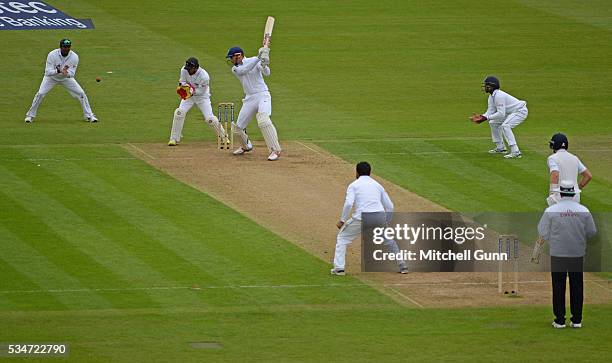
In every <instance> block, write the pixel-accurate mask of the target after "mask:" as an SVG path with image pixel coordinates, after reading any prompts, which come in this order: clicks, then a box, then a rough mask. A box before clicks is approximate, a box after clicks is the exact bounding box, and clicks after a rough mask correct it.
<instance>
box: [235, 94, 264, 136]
mask: <svg viewBox="0 0 612 363" xmlns="http://www.w3.org/2000/svg"><path fill="white" fill-rule="evenodd" d="M259 112H262V113H266V114H268V116H272V96H271V95H270V92H267V91H266V92H259V93H255V94H252V95H247V96H246V97H245V98H244V99H243V100H242V107H241V108H240V113H239V114H238V119H237V120H236V125H237V126H238V127H239V128H241V129H243V130H244V129H246V127H247V126H248V124H249V122H251V120H252V119H253V118H254V117H255V115H257V113H259Z"/></svg>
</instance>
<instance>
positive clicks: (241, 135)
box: [232, 122, 249, 149]
mask: <svg viewBox="0 0 612 363" xmlns="http://www.w3.org/2000/svg"><path fill="white" fill-rule="evenodd" d="M232 125H233V126H234V127H233V129H234V135H238V140H240V143H241V144H242V147H243V148H245V149H248V147H249V136H248V135H247V134H246V132H244V130H243V129H241V128H240V127H238V125H236V123H235V122H232Z"/></svg>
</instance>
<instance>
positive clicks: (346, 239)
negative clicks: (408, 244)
mask: <svg viewBox="0 0 612 363" xmlns="http://www.w3.org/2000/svg"><path fill="white" fill-rule="evenodd" d="M371 170H372V168H371V167H370V164H368V163H367V162H365V161H362V162H360V163H359V164H357V167H356V174H357V175H356V176H357V180H355V181H354V182H352V183H351V184H350V185H349V186H348V189H347V191H346V199H345V201H344V208H343V209H342V216H341V217H340V221H339V222H338V223H337V224H336V227H338V228H339V229H340V232H338V237H337V238H336V252H335V254H334V268H332V270H331V274H332V275H341V276H342V275H344V274H345V272H344V265H345V259H346V248H347V246H348V245H349V244H350V243H352V242H353V240H355V239H356V238H357V237H358V236H359V235H360V234H361V214H362V213H376V212H383V213H386V217H387V219H388V218H390V217H391V213H392V212H393V202H391V199H390V198H389V195H388V194H387V192H386V191H385V188H383V186H382V185H380V184H379V183H378V182H377V181H376V180H374V179H372V178H371V177H370V172H371ZM353 206H355V212H354V213H353V216H352V218H350V219H349V214H350V213H351V209H352V208H353ZM383 213H381V214H383ZM386 222H387V221H385V220H381V221H379V223H380V227H384V226H385V224H386ZM384 244H385V245H386V246H387V247H388V248H389V249H390V250H391V252H392V253H394V254H396V253H399V252H400V251H399V247H398V246H397V243H396V242H395V241H394V240H388V239H386V240H385V241H384ZM398 265H399V269H400V271H399V272H400V273H403V274H405V273H408V268H406V263H405V262H404V261H398Z"/></svg>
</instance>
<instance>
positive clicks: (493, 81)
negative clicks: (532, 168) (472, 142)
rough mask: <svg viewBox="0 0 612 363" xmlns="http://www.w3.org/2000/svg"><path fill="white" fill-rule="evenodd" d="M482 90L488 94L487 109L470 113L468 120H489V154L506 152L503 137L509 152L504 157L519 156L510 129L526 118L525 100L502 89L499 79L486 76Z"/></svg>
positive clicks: (477, 121) (515, 157)
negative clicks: (490, 142)
mask: <svg viewBox="0 0 612 363" xmlns="http://www.w3.org/2000/svg"><path fill="white" fill-rule="evenodd" d="M482 90H483V91H484V92H485V93H488V94H489V98H488V100H487V111H486V112H485V113H484V114H482V115H478V114H472V116H471V117H470V120H472V122H474V123H481V122H484V121H487V120H488V121H489V126H490V127H491V138H492V139H493V143H494V144H495V148H494V149H491V150H489V153H491V154H506V153H507V150H506V147H505V146H504V139H505V140H506V143H507V144H508V147H510V153H509V154H507V155H504V158H506V159H518V158H520V157H521V156H522V155H521V151H520V150H519V147H518V145H517V142H516V138H515V137H514V133H513V132H512V129H513V128H515V127H517V126H518V125H520V124H521V123H522V122H523V121H525V119H526V118H527V115H528V111H527V102H525V101H521V100H519V99H518V98H516V97H514V96H512V95H510V94H508V93H506V92H504V91H502V90H501V89H500V84H499V79H497V77H493V76H488V77H487V78H485V80H484V81H483V85H482ZM502 136H503V137H502Z"/></svg>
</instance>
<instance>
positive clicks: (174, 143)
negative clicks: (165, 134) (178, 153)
mask: <svg viewBox="0 0 612 363" xmlns="http://www.w3.org/2000/svg"><path fill="white" fill-rule="evenodd" d="M176 145H178V142H176V140H172V139H170V141H168V146H176Z"/></svg>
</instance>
